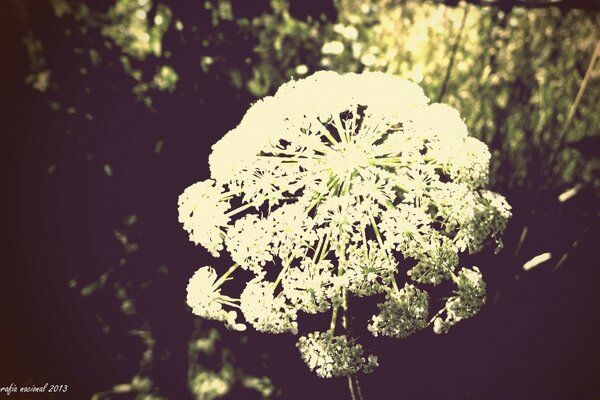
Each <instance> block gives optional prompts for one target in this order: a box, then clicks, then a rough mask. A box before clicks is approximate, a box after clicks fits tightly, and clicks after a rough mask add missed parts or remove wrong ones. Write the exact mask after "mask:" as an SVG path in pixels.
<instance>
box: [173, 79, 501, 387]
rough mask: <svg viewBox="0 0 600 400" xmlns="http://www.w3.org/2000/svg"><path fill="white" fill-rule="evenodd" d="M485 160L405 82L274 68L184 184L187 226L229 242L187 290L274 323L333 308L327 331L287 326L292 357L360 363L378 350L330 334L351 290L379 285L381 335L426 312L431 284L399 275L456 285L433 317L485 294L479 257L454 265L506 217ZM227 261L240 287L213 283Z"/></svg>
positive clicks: (220, 314) (344, 367)
mask: <svg viewBox="0 0 600 400" xmlns="http://www.w3.org/2000/svg"><path fill="white" fill-rule="evenodd" d="M489 160H490V153H489V151H488V150H487V147H486V145H485V144H483V143H482V142H480V141H479V140H477V139H475V138H473V137H470V136H469V135H468V130H467V127H466V125H465V123H464V122H463V120H462V119H461V117H460V114H459V112H458V111H457V110H456V109H454V108H452V107H450V106H447V105H444V104H435V103H434V104H428V99H427V97H426V96H425V95H424V94H423V91H422V90H421V88H420V87H419V86H417V85H416V84H414V83H412V82H409V81H406V80H403V79H399V78H397V77H394V76H390V75H386V74H384V73H379V72H368V73H363V74H345V75H339V74H337V73H335V72H324V71H322V72H317V73H315V74H313V75H311V76H309V77H307V78H305V79H301V80H298V81H291V82H289V83H286V84H285V85H283V86H281V88H279V90H278V91H277V93H276V94H275V95H274V96H272V97H266V98H264V99H262V100H259V101H258V102H256V103H255V104H254V105H252V107H250V109H249V110H248V111H247V113H246V115H245V116H244V117H243V119H242V121H241V122H240V124H239V125H238V126H237V127H236V128H235V129H233V130H231V131H230V132H228V133H227V134H226V135H225V136H224V137H223V138H222V139H221V140H219V142H217V143H216V144H215V145H214V146H213V147H212V153H211V155H210V157H209V164H210V171H211V179H210V180H206V181H202V182H198V183H196V184H194V185H192V186H190V187H189V188H188V189H186V190H185V191H184V193H183V194H182V195H181V196H180V199H179V220H180V221H181V222H182V223H183V225H184V228H185V229H186V230H187V231H188V232H189V234H190V239H191V240H192V241H194V242H195V243H198V244H200V245H202V246H203V247H204V248H206V249H207V250H208V251H210V252H211V253H212V254H214V255H217V254H218V252H219V251H221V250H222V249H223V247H225V249H226V250H227V252H228V253H229V255H230V257H231V259H232V260H233V262H234V263H235V264H234V265H233V266H232V267H231V268H230V269H229V270H228V271H227V272H226V273H225V274H224V275H222V276H221V278H218V279H217V278H216V275H215V273H214V271H213V270H212V269H207V268H208V267H205V268H204V269H201V271H199V272H198V273H197V276H196V275H194V278H193V279H192V281H193V282H194V284H192V283H190V287H189V288H188V292H189V295H188V303H189V304H190V306H191V307H192V308H193V310H194V312H195V313H196V314H198V315H200V316H202V317H205V318H210V319H217V320H221V321H225V322H226V323H228V324H229V326H230V327H234V328H236V327H238V328H239V326H237V323H235V321H234V319H235V316H236V312H235V309H241V311H242V313H243V314H244V317H245V318H246V320H247V321H248V322H249V323H250V324H251V325H252V326H253V327H254V328H255V329H257V330H260V331H264V332H271V333H281V332H292V333H296V332H297V331H298V325H297V321H296V319H297V313H298V312H300V311H302V312H306V313H322V312H325V311H329V310H331V313H332V314H331V322H330V325H329V330H328V331H327V332H315V333H312V334H309V335H308V336H304V337H302V338H301V339H300V340H299V343H298V347H299V349H300V352H301V355H302V358H303V359H304V360H305V361H306V363H307V364H308V365H309V367H310V368H311V369H314V370H315V371H316V372H317V374H318V375H319V376H322V377H330V376H339V375H347V374H353V373H356V372H358V371H368V370H370V369H371V368H372V367H373V366H374V365H375V364H376V363H375V362H373V359H372V358H371V359H365V358H364V357H363V355H362V354H363V349H362V346H360V345H358V344H356V343H354V341H350V340H348V338H347V336H336V335H335V331H336V329H339V326H338V325H339V324H340V323H341V325H342V326H341V328H342V329H344V331H345V332H346V333H348V332H347V330H348V326H347V321H348V320H349V318H348V315H347V313H348V312H349V310H348V307H349V302H348V299H349V298H350V297H352V296H358V297H361V296H371V295H382V294H385V297H386V298H385V300H384V301H383V303H380V304H379V314H377V315H375V316H373V318H372V320H371V322H370V324H369V326H368V328H369V330H370V331H371V332H372V333H373V334H374V335H375V336H377V335H387V336H393V337H405V336H407V335H409V334H411V333H413V332H415V331H416V330H418V329H421V328H423V327H424V326H425V325H426V319H427V315H428V313H429V304H428V303H429V302H428V295H427V292H425V291H424V290H422V289H418V288H416V287H415V286H414V285H413V284H409V283H406V284H405V285H404V286H403V287H402V288H401V289H399V288H398V283H399V282H397V280H398V279H407V278H408V279H410V280H412V281H413V283H415V284H422V285H425V284H433V285H437V284H439V283H440V282H442V281H443V280H444V279H452V280H453V281H454V282H455V283H456V284H457V286H458V290H457V291H456V292H455V293H454V296H453V297H451V298H450V299H448V301H447V302H446V305H445V307H444V308H443V309H442V311H441V312H439V313H438V314H436V316H435V317H434V319H433V321H432V322H433V323H434V329H435V330H436V332H442V331H446V330H447V329H448V328H449V327H450V326H452V325H454V324H455V323H456V322H458V321H460V320H462V319H465V318H468V317H470V316H472V315H473V314H475V312H477V310H478V309H479V308H480V306H481V305H482V304H483V299H484V298H485V297H484V296H485V285H484V284H483V281H482V280H481V275H480V273H479V270H478V269H476V268H473V269H464V268H463V269H462V270H461V271H460V272H458V273H457V271H456V268H457V265H458V262H459V261H458V255H459V252H462V251H465V250H469V251H470V252H474V251H478V250H479V249H480V248H481V247H482V246H483V245H484V244H485V241H486V240H488V238H489V237H490V236H491V237H492V238H493V239H494V240H496V241H497V242H498V243H499V234H500V233H501V232H502V231H503V230H504V228H505V226H506V221H507V220H508V218H509V217H510V206H509V205H508V204H507V203H506V201H505V200H504V198H503V197H502V196H500V195H498V194H496V193H493V192H489V191H487V190H485V189H484V188H485V185H486V184H487V180H488V166H489ZM230 207H231V209H230ZM238 267H239V268H242V269H247V270H249V271H251V272H252V273H253V274H254V276H255V277H254V278H253V279H252V280H251V281H250V282H249V283H248V284H247V286H246V287H245V289H244V290H243V291H242V293H241V295H240V298H239V299H237V298H233V297H228V296H224V295H222V294H221V285H222V284H224V283H226V282H227V281H228V280H229V279H230V275H231V274H232V273H233V272H234V271H235V270H236V269H237V268H238ZM271 278H273V279H271ZM200 282H202V283H200ZM224 307H230V308H231V309H232V310H231V311H226V310H225V309H224ZM340 313H342V316H341V317H340V316H339V315H338V314H340ZM444 313H445V317H444V319H442V315H443V314H444Z"/></svg>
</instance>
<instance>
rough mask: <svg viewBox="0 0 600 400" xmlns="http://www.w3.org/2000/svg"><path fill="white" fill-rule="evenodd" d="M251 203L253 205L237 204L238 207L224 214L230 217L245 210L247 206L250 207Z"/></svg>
mask: <svg viewBox="0 0 600 400" xmlns="http://www.w3.org/2000/svg"><path fill="white" fill-rule="evenodd" d="M253 205H254V204H253V203H248V204H244V205H243V206H239V207H238V208H235V209H233V210H231V211H229V212H228V213H227V214H225V216H226V217H232V216H234V215H235V214H237V213H240V212H242V211H244V210H247V209H248V208H250V207H252V206H253Z"/></svg>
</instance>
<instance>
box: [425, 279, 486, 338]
mask: <svg viewBox="0 0 600 400" xmlns="http://www.w3.org/2000/svg"><path fill="white" fill-rule="evenodd" d="M453 280H454V283H455V284H456V286H457V290H456V291H455V292H454V293H455V296H452V297H450V298H449V299H448V300H446V306H445V307H444V309H443V310H442V312H445V313H446V318H445V319H442V318H441V317H439V316H438V317H436V318H435V320H434V332H435V333H445V332H448V329H450V327H452V326H453V325H455V324H456V323H457V322H459V321H461V320H463V319H465V318H470V317H472V316H473V315H475V314H477V312H478V311H479V309H480V308H481V306H483V304H484V303H485V282H484V281H483V278H482V276H481V272H479V268H477V267H473V268H472V269H468V268H463V269H461V270H460V272H459V273H458V275H457V276H455V277H453Z"/></svg>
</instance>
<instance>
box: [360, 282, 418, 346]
mask: <svg viewBox="0 0 600 400" xmlns="http://www.w3.org/2000/svg"><path fill="white" fill-rule="evenodd" d="M386 297H387V298H386V301H385V302H384V303H381V304H379V305H378V307H379V310H380V311H381V312H380V313H379V314H377V315H374V316H373V318H372V322H371V323H370V324H369V326H368V329H369V331H370V332H371V333H373V335H374V336H378V335H380V334H381V335H383V336H391V337H396V338H405V337H407V336H409V335H412V334H413V333H415V332H416V331H418V330H420V329H423V328H424V327H425V326H427V316H428V315H429V295H428V294H427V292H425V291H423V290H419V289H417V288H416V287H414V286H413V285H410V284H408V283H407V284H405V285H404V287H403V288H402V289H400V290H399V291H396V292H391V293H389V294H388V295H387V296H386Z"/></svg>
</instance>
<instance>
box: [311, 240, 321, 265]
mask: <svg viewBox="0 0 600 400" xmlns="http://www.w3.org/2000/svg"><path fill="white" fill-rule="evenodd" d="M323 238H324V236H320V237H319V242H318V243H317V247H315V253H314V254H313V258H312V259H313V262H314V263H316V262H317V257H318V255H319V250H321V245H322V244H323Z"/></svg>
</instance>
